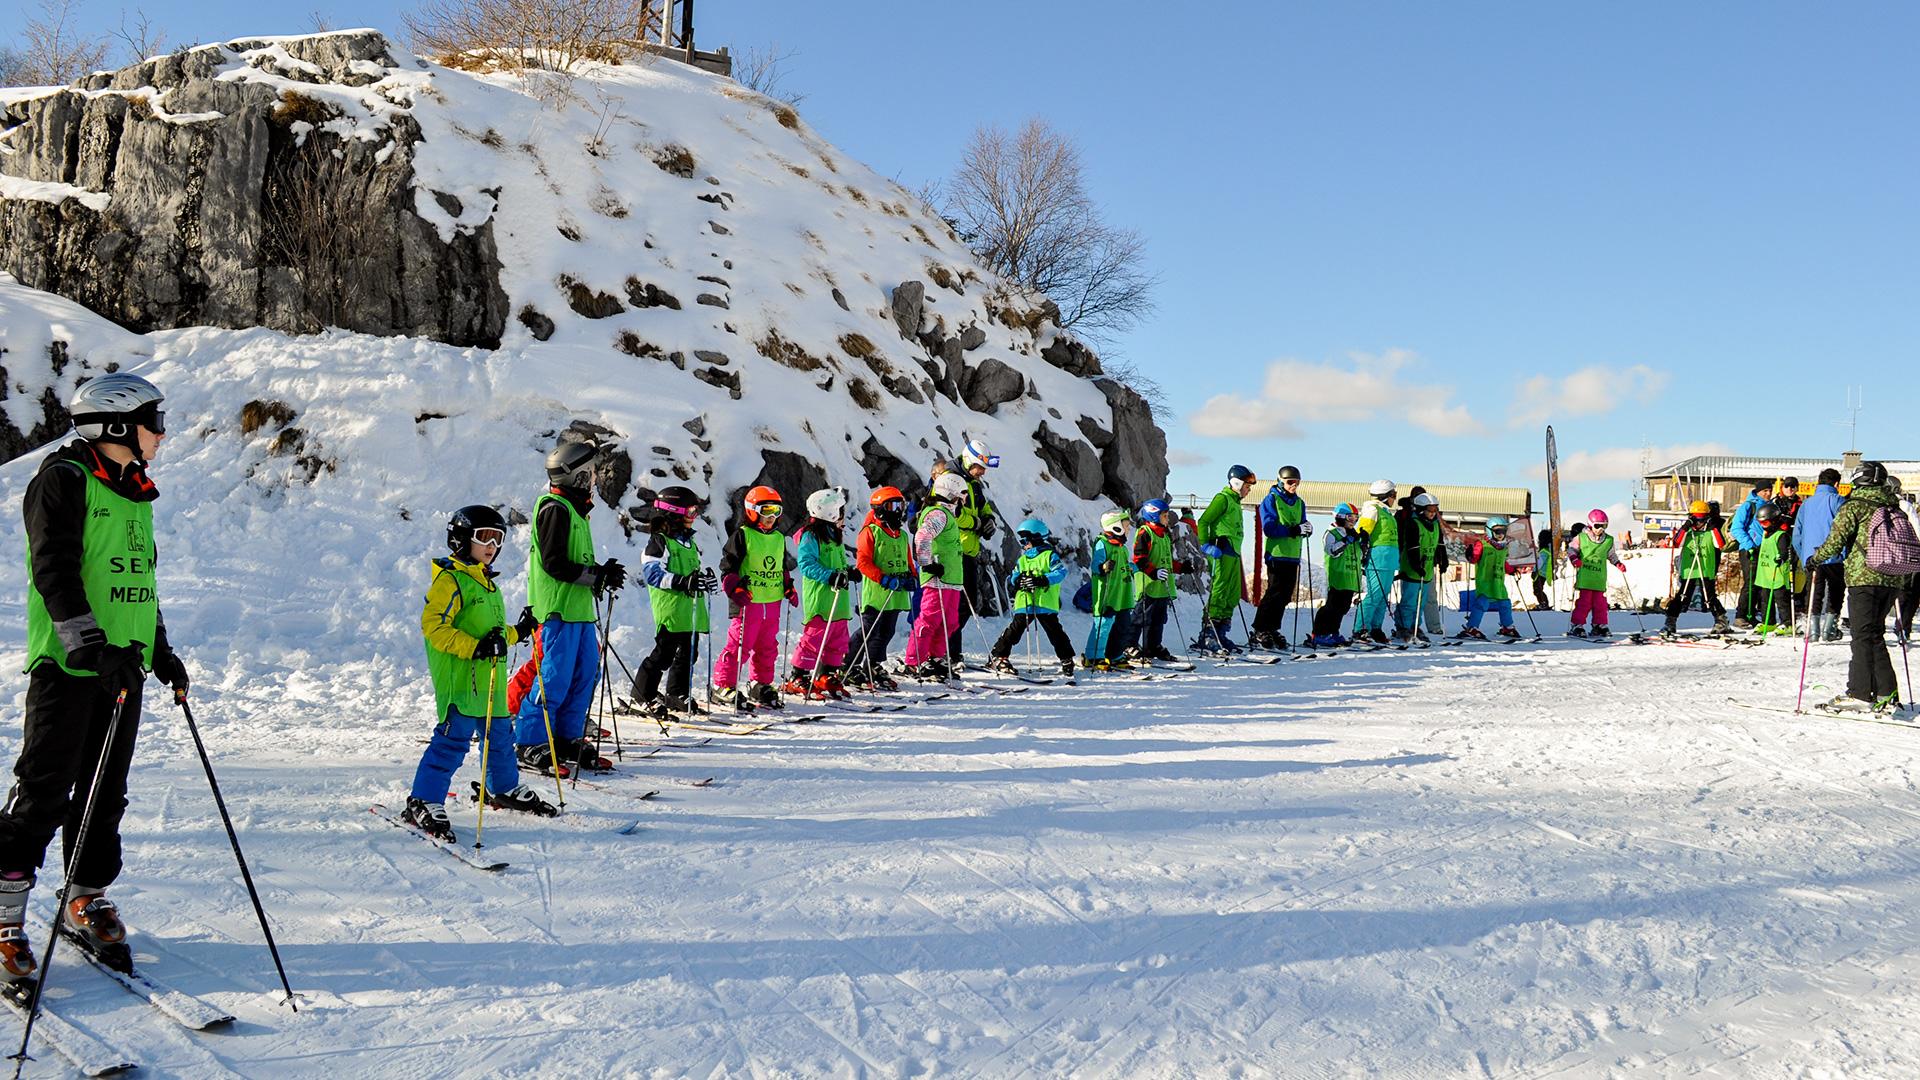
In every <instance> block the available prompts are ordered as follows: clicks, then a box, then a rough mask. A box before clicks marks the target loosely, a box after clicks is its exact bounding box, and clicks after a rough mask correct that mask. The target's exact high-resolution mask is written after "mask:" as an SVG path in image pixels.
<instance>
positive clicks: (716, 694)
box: [707, 686, 753, 713]
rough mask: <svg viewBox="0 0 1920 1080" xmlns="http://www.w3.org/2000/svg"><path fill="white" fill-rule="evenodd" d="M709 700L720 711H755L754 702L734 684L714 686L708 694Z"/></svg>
mask: <svg viewBox="0 0 1920 1080" xmlns="http://www.w3.org/2000/svg"><path fill="white" fill-rule="evenodd" d="M707 701H708V702H709V703H710V704H712V706H713V707H714V709H715V710H719V711H725V712H736V713H747V712H752V711H753V702H751V701H749V700H747V696H746V695H745V694H742V693H741V692H740V690H739V688H738V687H734V686H716V687H714V688H713V691H712V692H711V693H709V694H708V695H707Z"/></svg>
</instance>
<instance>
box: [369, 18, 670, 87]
mask: <svg viewBox="0 0 1920 1080" xmlns="http://www.w3.org/2000/svg"><path fill="white" fill-rule="evenodd" d="M649 6H650V5H649V0H425V2H424V3H422V4H421V5H420V7H419V8H418V9H417V10H415V11H413V12H410V13H408V14H407V15H405V16H403V17H402V19H401V23H402V24H403V25H404V26H405V27H406V28H407V34H408V35H409V37H411V38H412V41H413V47H414V48H415V49H418V50H419V51H421V52H424V53H426V54H428V55H430V56H432V57H434V58H435V59H437V60H440V61H441V62H442V63H447V64H449V65H455V66H467V67H473V66H487V67H502V68H508V69H512V70H523V69H526V68H530V67H531V68H543V69H545V70H548V71H565V70H566V69H567V68H568V67H570V66H571V65H572V64H573V63H574V62H575V61H577V60H600V61H613V60H619V59H621V58H622V57H625V56H631V55H633V54H634V53H635V52H636V51H637V50H636V47H635V44H634V43H635V41H636V40H637V39H638V38H639V37H640V35H641V34H642V33H643V32H644V28H645V27H646V26H647V25H648V24H649V22H651V21H652V19H653V13H652V12H651V11H650V10H649Z"/></svg>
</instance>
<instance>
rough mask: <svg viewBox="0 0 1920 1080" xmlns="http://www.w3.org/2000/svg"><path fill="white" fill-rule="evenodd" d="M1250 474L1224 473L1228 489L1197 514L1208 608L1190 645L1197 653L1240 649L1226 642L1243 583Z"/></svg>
mask: <svg viewBox="0 0 1920 1080" xmlns="http://www.w3.org/2000/svg"><path fill="white" fill-rule="evenodd" d="M1255 479H1256V478H1255V476H1254V475H1253V470H1252V469H1249V468H1247V467H1246V466H1245V465H1235V466H1234V467H1233V468H1231V469H1228V470H1227V486H1226V487H1224V488H1222V489H1221V490H1220V491H1219V492H1218V493H1216V494H1215V495H1214V497H1213V501H1212V502H1210V503H1208V504H1207V508H1206V510H1204V511H1203V512H1201V514H1200V524H1199V528H1198V529H1197V530H1196V535H1197V537H1198V539H1199V541H1200V553H1201V554H1202V555H1205V556H1206V557H1207V579H1208V584H1207V606H1206V615H1205V619H1206V621H1205V624H1204V625H1203V626H1202V627H1201V628H1200V636H1199V638H1197V639H1196V640H1195V641H1194V642H1193V647H1194V648H1196V649H1217V650H1219V651H1222V652H1239V651H1240V646H1239V645H1238V644H1237V643H1235V642H1233V641H1230V640H1228V638H1227V631H1228V630H1229V629H1231V628H1232V626H1233V613H1234V612H1235V611H1237V610H1238V609H1239V607H1240V597H1241V593H1242V592H1243V591H1244V590H1245V589H1246V579H1245V577H1244V575H1243V573H1242V571H1241V569H1240V567H1241V563H1240V544H1241V541H1242V539H1243V538H1244V537H1245V536H1246V522H1245V520H1244V519H1243V518H1242V516H1241V512H1240V500H1241V499H1242V498H1245V497H1246V494H1247V489H1248V488H1250V487H1252V486H1253V482H1254V480H1255Z"/></svg>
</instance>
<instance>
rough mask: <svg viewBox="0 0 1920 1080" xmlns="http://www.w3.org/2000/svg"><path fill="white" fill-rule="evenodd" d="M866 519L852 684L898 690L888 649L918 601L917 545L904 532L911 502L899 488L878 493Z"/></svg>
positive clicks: (859, 550)
mask: <svg viewBox="0 0 1920 1080" xmlns="http://www.w3.org/2000/svg"><path fill="white" fill-rule="evenodd" d="M867 506H868V509H867V519H866V520H865V521H864V522H862V523H861V525H860V538H859V540H857V541H856V542H855V543H854V565H855V566H856V567H857V568H858V569H859V571H860V577H861V578H862V579H863V580H862V581H861V584H860V635H859V637H857V638H855V639H854V641H853V644H852V646H851V651H850V652H849V653H848V660H847V670H846V674H845V675H844V676H843V677H842V681H843V682H845V683H846V684H847V685H850V686H853V687H856V688H859V689H868V690H897V689H899V684H898V683H896V682H894V680H893V677H892V676H891V675H888V674H887V671H886V659H887V646H888V645H889V644H891V643H892V641H893V632H894V629H895V626H896V624H897V623H898V622H899V620H900V613H901V612H903V611H906V610H907V609H908V607H910V606H911V605H912V602H913V540H912V538H911V537H909V536H907V535H906V534H905V532H903V531H902V530H903V529H904V528H905V527H906V522H907V499H906V496H904V495H902V494H901V493H900V489H899V488H896V487H883V488H879V489H877V490H875V491H874V493H873V495H872V496H871V497H869V498H868V500H867Z"/></svg>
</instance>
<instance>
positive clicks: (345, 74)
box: [0, 31, 509, 347]
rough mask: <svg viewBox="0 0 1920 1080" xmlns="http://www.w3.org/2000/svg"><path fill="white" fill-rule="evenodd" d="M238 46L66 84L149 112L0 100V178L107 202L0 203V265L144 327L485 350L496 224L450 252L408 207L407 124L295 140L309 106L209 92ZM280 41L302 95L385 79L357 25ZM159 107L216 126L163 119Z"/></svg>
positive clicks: (493, 326)
mask: <svg viewBox="0 0 1920 1080" xmlns="http://www.w3.org/2000/svg"><path fill="white" fill-rule="evenodd" d="M251 44H253V43H249V42H234V43H232V44H231V45H229V46H218V45H212V46H203V47H201V48H198V49H194V50H191V51H188V52H182V53H175V54H173V55H171V56H164V57H158V58H155V59H152V60H148V61H145V62H143V63H140V64H136V65H133V66H131V67H128V68H125V69H122V70H120V71H116V72H102V73H99V74H96V75H91V76H88V77H87V78H86V79H85V80H83V81H82V83H81V87H82V88H83V89H87V90H105V89H121V90H135V89H138V88H141V87H146V86H151V87H154V88H155V90H156V91H157V93H156V94H155V96H154V99H153V100H152V101H151V102H149V101H148V100H146V99H145V98H144V97H140V96H116V95H108V96H99V97H88V96H86V95H85V94H82V93H80V92H78V91H76V90H74V89H64V90H60V91H57V92H55V93H52V94H49V95H47V96H45V97H39V98H33V99H30V100H27V101H22V102H16V103H14V104H13V105H11V106H9V107H8V108H7V110H6V112H5V114H4V116H3V117H0V128H4V129H5V137H6V139H7V141H8V145H9V146H10V147H11V148H12V150H13V152H12V153H10V154H6V155H0V171H4V172H6V173H7V174H9V175H14V176H20V177H24V178H26V179H29V180H42V181H51V182H56V183H66V184H72V185H74V186H76V187H78V188H81V189H83V190H85V191H90V192H99V193H103V194H107V195H109V196H111V201H110V202H109V203H108V205H107V207H106V209H105V210H103V211H96V210H93V209H91V208H89V207H87V206H85V205H83V204H82V203H81V202H80V201H78V200H76V199H67V200H64V201H62V202H59V203H49V202H42V201H38V200H30V199H6V200H0V268H4V269H5V270H7V271H8V272H9V273H11V274H13V275H14V276H15V277H16V278H18V279H20V281H21V283H22V284H24V285H27V286H29V287H32V288H35V289H40V290H43V291H46V292H52V293H58V294H59V295H62V296H66V297H69V298H71V299H73V300H76V301H78V302H80V303H82V304H84V305H86V306H87V307H89V308H91V309H93V310H94V311H97V312H99V313H100V314H102V315H105V316H107V317H108V318H111V319H113V320H114V321H116V322H119V323H121V324H122V325H124V326H127V327H129V328H130V329H133V330H138V331H142V332H145V331H150V330H158V329H166V328H171V327H179V326H193V325H214V326H227V327H235V328H239V327H248V326H267V327H271V328H273V329H277V330H285V331H289V332H294V333H302V332H311V331H315V330H318V329H320V328H322V327H325V326H338V327H343V328H346V329H350V330H359V331H364V332H367V333H373V334H405V335H409V336H417V337H429V338H434V339H437V340H440V341H445V342H448V343H450V344H455V345H480V346H487V347H493V346H497V345H498V344H499V342H500V335H501V332H502V331H503V330H504V328H505V326H506V323H507V318H508V314H509V312H508V304H507V297H506V294H505V292H504V291H502V289H501V288H500V285H499V270H500V260H499V256H498V252H497V249H496V247H495V242H494V235H493V226H492V223H491V222H490V221H489V222H488V223H487V224H485V225H482V226H480V227H479V228H477V229H472V230H468V231H463V232H460V233H458V234H457V235H456V236H455V237H454V238H453V240H452V241H451V242H446V241H443V240H442V239H441V237H440V235H439V233H438V231H437V230H436V229H435V228H434V226H433V225H431V224H429V223H428V222H427V221H425V220H423V219H422V218H421V217H420V216H419V215H418V214H417V213H416V212H415V210H414V198H413V152H414V146H415V144H416V143H418V141H419V137H420V132H419V128H418V127H417V125H415V124H414V123H413V121H412V118H411V117H408V116H405V115H400V116H397V117H395V119H394V121H393V123H392V124H391V126H390V128H389V130H388V132H387V139H388V142H386V143H381V142H377V141H372V142H370V141H360V140H341V139H339V138H337V137H336V136H334V135H332V134H331V133H323V132H319V131H309V132H307V135H306V138H305V139H304V140H301V139H299V138H298V137H297V135H296V130H295V127H294V125H295V124H297V123H307V124H312V123H315V122H318V121H322V120H324V119H326V118H327V117H328V111H327V110H328V109H329V108H330V107H329V106H327V105H325V104H324V103H323V102H321V101H320V100H319V99H318V98H300V99H296V98H294V97H291V96H289V97H282V96H281V95H280V94H279V93H277V92H276V91H275V90H273V89H272V88H270V87H267V86H264V85H261V84H257V83H244V82H231V81H228V82H216V81H214V80H213V78H212V76H213V74H214V73H215V71H216V70H217V69H218V68H219V67H220V66H221V65H222V64H225V63H227V62H228V61H229V59H230V57H229V55H228V51H227V50H228V49H236V50H237V49H239V48H241V47H246V46H249V45H251ZM284 47H285V49H286V51H287V52H288V53H289V54H290V55H292V56H294V57H296V58H297V59H300V60H305V61H307V62H308V63H311V64H314V65H316V66H317V67H318V68H319V69H320V72H319V74H314V73H313V72H310V71H308V70H306V69H305V68H299V67H297V66H296V67H293V68H291V69H290V70H288V71H285V72H282V74H286V75H288V76H290V77H293V78H297V79H300V80H302V81H309V82H321V81H324V82H332V83H340V84H343V85H349V86H352V85H365V84H367V83H369V82H372V81H374V80H375V79H376V76H374V75H373V74H371V73H370V72H367V71H365V70H357V69H356V68H355V67H354V66H353V65H354V64H355V63H356V62H359V61H369V62H372V63H375V64H379V65H381V66H384V67H396V66H397V63H396V62H395V61H394V59H393V58H392V56H391V55H390V53H389V50H388V47H387V41H386V38H384V37H383V36H381V35H380V34H378V33H374V32H371V31H369V32H366V33H361V34H336V35H328V36H325V37H315V38H303V39H297V40H293V41H289V42H287V43H286V44H285V46H284ZM156 107H159V108H161V109H164V111H165V112H166V113H169V114H184V113H218V114H220V115H219V116H218V117H217V118H214V119H206V120H193V121H188V122H170V121H168V120H165V119H161V118H159V117H157V116H156V115H155V108H156ZM383 146H387V147H390V149H389V151H388V153H387V154H386V156H385V157H384V159H381V160H377V159H376V155H378V154H379V153H380V151H381V149H382V147H383ZM336 151H337V152H338V154H339V156H338V157H336V156H335V153H336Z"/></svg>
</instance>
